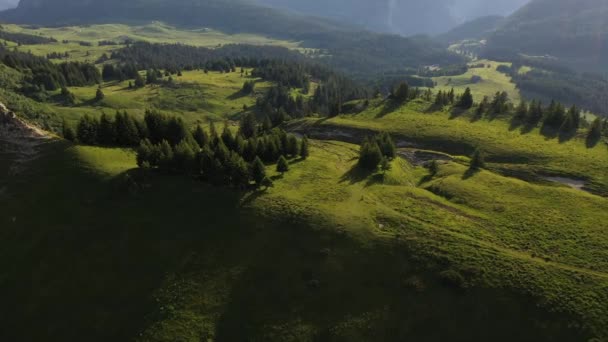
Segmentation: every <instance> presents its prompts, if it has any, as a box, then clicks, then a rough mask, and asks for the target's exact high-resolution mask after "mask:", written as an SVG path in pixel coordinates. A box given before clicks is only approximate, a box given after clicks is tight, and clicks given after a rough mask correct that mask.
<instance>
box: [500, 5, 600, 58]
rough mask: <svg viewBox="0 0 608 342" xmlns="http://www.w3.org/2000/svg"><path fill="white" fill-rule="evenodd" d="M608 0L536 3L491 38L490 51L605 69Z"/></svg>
mask: <svg viewBox="0 0 608 342" xmlns="http://www.w3.org/2000/svg"><path fill="white" fill-rule="evenodd" d="M606 18H608V0H534V1H532V2H531V3H530V4H528V5H526V6H525V7H523V8H522V9H520V10H519V11H517V12H515V13H514V14H513V15H511V16H510V17H508V18H507V19H506V20H505V22H504V23H503V24H502V25H501V27H500V29H499V30H498V31H497V32H495V33H494V34H493V35H491V36H490V39H489V42H488V52H489V53H492V54H494V55H499V54H500V55H504V54H505V53H506V52H511V53H524V54H527V55H540V56H544V55H550V56H551V57H556V58H558V60H561V61H563V62H564V63H568V64H570V65H575V66H577V67H579V68H587V69H595V68H598V67H599V68H603V69H605V63H606V61H608V44H607V43H608V20H606Z"/></svg>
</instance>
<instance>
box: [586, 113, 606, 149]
mask: <svg viewBox="0 0 608 342" xmlns="http://www.w3.org/2000/svg"><path fill="white" fill-rule="evenodd" d="M602 128H603V125H602V120H601V119H600V118H596V119H595V120H594V121H593V123H592V124H591V127H590V128H589V133H587V141H588V142H589V143H591V144H595V143H596V142H597V141H598V140H600V139H601V138H602Z"/></svg>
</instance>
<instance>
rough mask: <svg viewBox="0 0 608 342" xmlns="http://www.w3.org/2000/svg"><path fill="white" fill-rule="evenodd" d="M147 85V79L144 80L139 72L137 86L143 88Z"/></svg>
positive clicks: (136, 79)
mask: <svg viewBox="0 0 608 342" xmlns="http://www.w3.org/2000/svg"><path fill="white" fill-rule="evenodd" d="M145 86H146V81H144V78H143V77H141V75H140V74H139V73H137V76H135V88H143V87H145Z"/></svg>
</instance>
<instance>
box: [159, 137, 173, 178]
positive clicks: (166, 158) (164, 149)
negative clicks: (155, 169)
mask: <svg viewBox="0 0 608 342" xmlns="http://www.w3.org/2000/svg"><path fill="white" fill-rule="evenodd" d="M159 148H160V150H159V152H160V154H159V160H158V166H159V167H160V168H161V169H163V170H166V171H169V170H171V169H172V168H173V148H171V144H169V142H168V141H167V140H163V141H162V142H161V143H160V146H159Z"/></svg>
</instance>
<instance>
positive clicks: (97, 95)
mask: <svg viewBox="0 0 608 342" xmlns="http://www.w3.org/2000/svg"><path fill="white" fill-rule="evenodd" d="M105 97H106V96H105V95H104V93H103V91H102V90H101V87H99V88H97V92H95V101H101V100H103V99H104V98H105Z"/></svg>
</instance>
